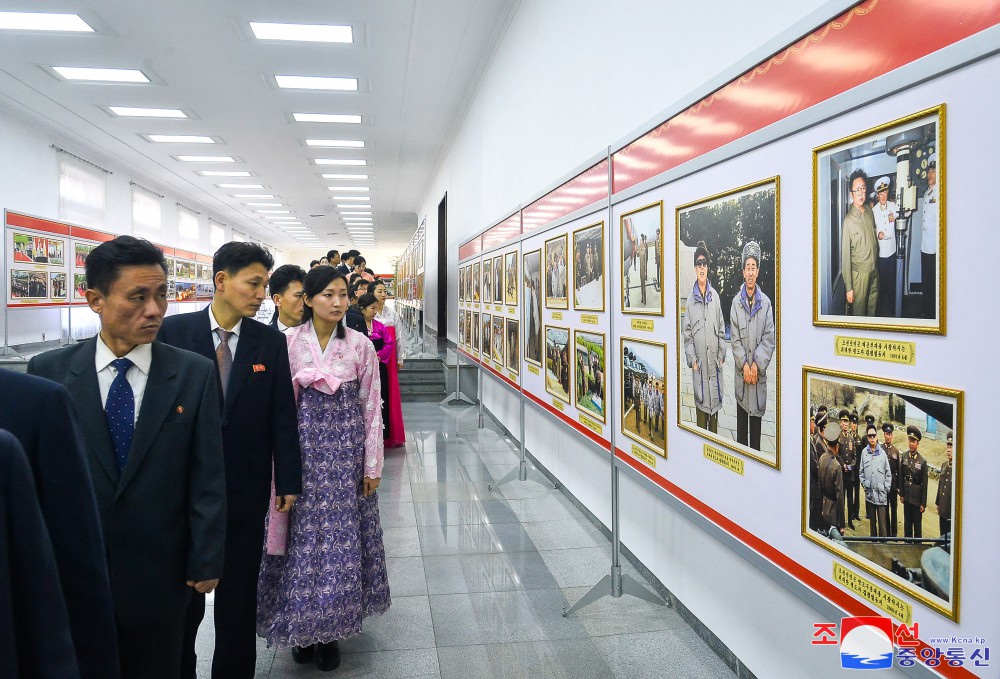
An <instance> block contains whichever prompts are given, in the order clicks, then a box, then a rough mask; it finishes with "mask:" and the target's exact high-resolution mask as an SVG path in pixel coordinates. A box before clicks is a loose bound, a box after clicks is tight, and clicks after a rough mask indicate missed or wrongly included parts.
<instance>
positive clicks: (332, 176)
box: [322, 172, 368, 179]
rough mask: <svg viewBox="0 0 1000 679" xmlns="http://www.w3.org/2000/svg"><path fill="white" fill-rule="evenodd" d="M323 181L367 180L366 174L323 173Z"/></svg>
mask: <svg viewBox="0 0 1000 679" xmlns="http://www.w3.org/2000/svg"><path fill="white" fill-rule="evenodd" d="M322 177H323V179H368V175H366V174H337V173H329V172H327V173H325V174H323V175H322Z"/></svg>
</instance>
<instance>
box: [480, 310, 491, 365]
mask: <svg viewBox="0 0 1000 679" xmlns="http://www.w3.org/2000/svg"><path fill="white" fill-rule="evenodd" d="M492 339H493V317H492V316H490V315H489V314H483V336H482V342H483V346H482V358H483V360H487V359H489V357H490V356H491V355H492V346H493V343H492V342H491V341H490V340H492Z"/></svg>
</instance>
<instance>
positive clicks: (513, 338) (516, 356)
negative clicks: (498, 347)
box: [504, 318, 521, 375]
mask: <svg viewBox="0 0 1000 679" xmlns="http://www.w3.org/2000/svg"><path fill="white" fill-rule="evenodd" d="M504 342H505V344H504V357H505V358H504V365H506V366H507V369H508V370H510V371H511V372H513V373H515V374H518V375H519V374H520V373H521V369H520V368H521V360H520V357H521V325H520V323H519V322H518V320H517V319H516V318H508V319H507V328H506V332H505V333H504Z"/></svg>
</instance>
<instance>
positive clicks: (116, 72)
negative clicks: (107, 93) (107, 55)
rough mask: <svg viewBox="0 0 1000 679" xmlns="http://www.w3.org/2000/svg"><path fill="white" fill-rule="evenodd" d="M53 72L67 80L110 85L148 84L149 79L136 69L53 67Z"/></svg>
mask: <svg viewBox="0 0 1000 679" xmlns="http://www.w3.org/2000/svg"><path fill="white" fill-rule="evenodd" d="M52 70H53V71H55V72H56V73H58V74H59V75H60V76H62V77H63V78H65V79H66V80H89V81H93V82H109V83H148V82H149V78H147V77H146V74H145V73H143V72H142V71H139V70H136V69H134V68H84V67H77V66H53V67H52Z"/></svg>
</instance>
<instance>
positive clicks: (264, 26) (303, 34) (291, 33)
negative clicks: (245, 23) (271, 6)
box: [250, 21, 354, 43]
mask: <svg viewBox="0 0 1000 679" xmlns="http://www.w3.org/2000/svg"><path fill="white" fill-rule="evenodd" d="M250 30H251V31H253V34H254V37H256V38H257V39H258V40H297V41H301V42H341V43H352V42H354V31H353V30H352V29H351V27H350V26H332V25H326V24H278V23H266V22H261V21H251V22H250Z"/></svg>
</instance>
